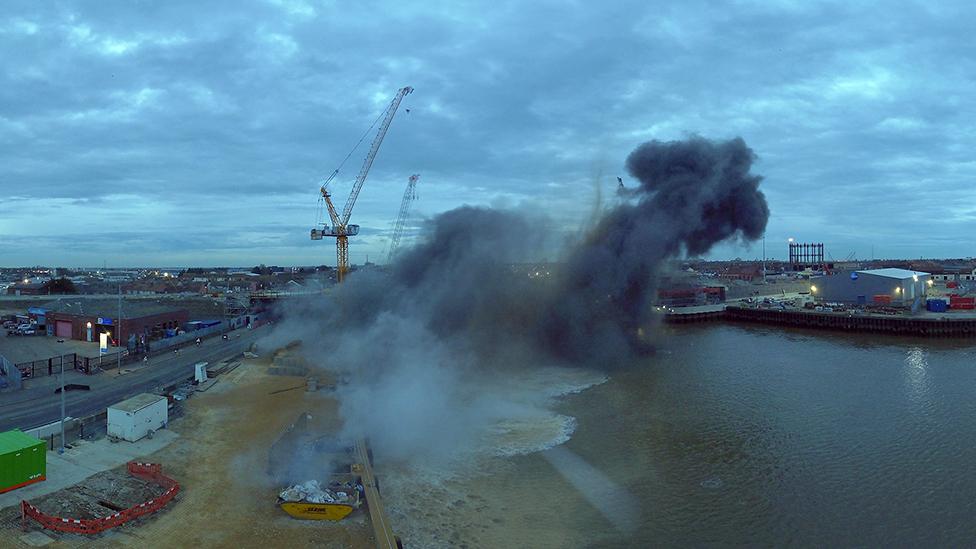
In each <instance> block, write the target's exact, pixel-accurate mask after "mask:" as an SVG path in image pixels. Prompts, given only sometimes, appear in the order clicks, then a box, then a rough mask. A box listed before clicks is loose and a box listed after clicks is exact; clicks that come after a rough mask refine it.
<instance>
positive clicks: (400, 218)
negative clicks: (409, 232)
mask: <svg viewBox="0 0 976 549" xmlns="http://www.w3.org/2000/svg"><path fill="white" fill-rule="evenodd" d="M418 179H420V174H416V173H415V174H413V175H411V176H410V179H409V180H407V188H406V190H404V191H403V200H401V201H400V213H399V214H397V218H396V223H395V224H394V225H393V238H392V239H391V240H390V252H389V254H388V255H387V258H386V260H387V261H393V257H394V256H396V251H397V246H399V245H400V237H401V236H403V225H404V223H406V221H407V215H408V214H409V213H410V205H411V204H413V201H414V200H417V180H418Z"/></svg>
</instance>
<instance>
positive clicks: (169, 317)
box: [43, 298, 190, 349]
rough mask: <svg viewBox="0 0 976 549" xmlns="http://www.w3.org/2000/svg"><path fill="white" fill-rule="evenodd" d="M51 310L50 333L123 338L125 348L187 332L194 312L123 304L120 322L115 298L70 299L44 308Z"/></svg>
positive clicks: (145, 303)
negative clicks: (105, 335)
mask: <svg viewBox="0 0 976 549" xmlns="http://www.w3.org/2000/svg"><path fill="white" fill-rule="evenodd" d="M43 308H44V309H47V315H46V316H47V325H48V326H49V328H48V329H49V330H50V332H49V333H52V334H53V335H56V336H57V337H61V338H65V339H78V340H81V341H98V340H99V334H101V333H107V334H109V338H110V340H112V341H113V342H114V341H117V340H118V337H117V336H121V341H122V342H123V345H125V346H127V347H129V348H131V349H135V348H141V347H142V345H143V344H145V343H146V342H149V341H153V340H156V339H161V338H163V337H165V335H166V333H167V331H170V334H172V333H173V332H175V331H176V330H181V329H185V326H186V324H187V323H188V322H189V321H190V313H189V311H187V310H186V309H179V308H176V307H171V306H168V305H163V304H159V303H154V302H152V301H132V300H128V301H123V302H122V318H121V322H120V321H119V303H118V301H116V300H114V299H78V298H66V299H60V300H57V301H52V302H50V303H47V304H46V305H43Z"/></svg>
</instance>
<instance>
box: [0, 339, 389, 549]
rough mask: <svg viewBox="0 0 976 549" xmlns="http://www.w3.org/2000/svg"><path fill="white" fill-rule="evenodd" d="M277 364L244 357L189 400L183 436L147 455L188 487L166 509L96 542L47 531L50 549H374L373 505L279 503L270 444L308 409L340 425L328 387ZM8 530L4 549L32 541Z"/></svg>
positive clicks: (316, 420)
mask: <svg viewBox="0 0 976 549" xmlns="http://www.w3.org/2000/svg"><path fill="white" fill-rule="evenodd" d="M270 363H271V361H270V360H269V359H267V358H264V359H256V360H246V361H244V362H243V363H242V365H241V366H240V367H238V368H237V369H235V370H233V371H232V372H229V373H225V374H223V375H222V376H220V378H219V382H218V383H217V384H216V385H214V386H213V387H212V388H211V389H209V390H208V391H207V392H205V393H197V394H195V395H194V396H193V397H192V398H190V399H189V400H187V401H185V402H184V403H183V404H184V405H185V413H184V414H183V417H181V418H180V419H178V420H176V421H173V422H171V423H170V426H169V428H170V429H173V430H174V431H177V432H178V433H179V434H180V438H179V439H177V440H176V441H175V442H174V443H173V444H171V445H169V446H168V447H166V448H164V449H162V450H160V451H158V452H156V453H155V454H152V455H150V456H147V457H146V458H145V459H146V461H150V462H155V463H161V464H162V465H163V473H164V474H166V475H167V476H169V477H170V478H173V479H176V480H177V481H178V482H179V483H180V487H181V491H180V493H179V495H178V496H177V497H176V499H175V500H174V501H173V502H171V503H170V504H169V505H168V506H167V507H166V508H164V509H163V510H161V511H160V512H158V513H155V514H154V515H150V516H148V517H145V518H143V519H139V520H138V521H136V522H135V523H130V524H127V525H124V526H122V527H119V528H116V529H113V530H110V531H108V532H106V533H104V534H102V535H100V536H97V537H94V538H87V537H84V536H76V535H63V534H56V533H48V532H45V533H46V534H48V535H49V536H50V537H51V538H54V543H52V544H49V545H47V547H265V548H267V547H336V548H338V547H373V546H374V541H373V536H372V528H371V526H370V524H369V520H368V516H367V513H366V512H365V510H360V511H357V512H355V513H354V514H353V515H352V516H350V517H349V518H347V519H345V520H343V521H341V522H337V523H334V522H329V521H300V520H295V519H292V518H291V517H289V516H288V515H286V514H285V513H284V512H283V511H281V510H280V509H279V508H278V507H277V505H276V504H275V501H276V498H277V494H278V492H279V491H280V490H281V489H282V488H283V487H282V486H279V485H278V484H277V483H276V482H275V481H274V480H272V477H271V473H272V472H271V471H269V467H268V458H269V448H270V446H271V445H272V443H273V442H274V441H275V440H277V439H278V438H279V437H280V436H281V434H282V433H283V432H285V430H286V429H288V427H289V425H291V424H293V423H294V422H295V420H296V418H298V417H299V415H300V414H301V413H302V412H309V413H310V414H311V418H310V419H309V423H310V426H311V427H312V428H313V429H315V430H316V431H319V432H321V433H332V432H335V431H336V430H337V429H338V427H339V422H338V414H337V405H336V401H335V400H334V399H333V398H331V397H330V395H329V393H328V392H327V391H326V390H319V391H317V392H306V391H305V389H304V382H305V380H304V379H303V378H298V377H288V376H271V375H267V373H266V370H267V368H268V366H269V365H270ZM321 385H326V386H327V385H329V380H322V383H321ZM290 388H295V389H293V390H283V389H290ZM121 474H122V475H125V473H124V471H122V472H121ZM93 478H94V477H93ZM85 484H87V481H86V483H82V485H78V486H76V487H73V488H71V489H68V490H65V491H62V492H59V493H55V494H52V496H57V495H58V494H62V493H63V492H69V491H71V490H75V491H77V490H84V489H85V488H83V486H84V485H85ZM51 510H56V509H51ZM18 525H19V521H18ZM0 528H2V530H0V546H3V547H8V546H22V547H26V546H28V544H27V543H26V539H22V536H23V535H24V534H23V532H21V531H20V530H19V528H17V529H11V528H9V526H8V525H7V524H0ZM31 529H32V530H39V527H38V526H37V525H36V524H35V525H34V526H33V527H32V528H31ZM8 543H9V544H10V545H8Z"/></svg>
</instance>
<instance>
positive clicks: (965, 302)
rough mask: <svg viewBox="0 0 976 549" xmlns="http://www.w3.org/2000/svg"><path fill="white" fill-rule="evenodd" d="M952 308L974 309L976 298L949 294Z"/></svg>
mask: <svg viewBox="0 0 976 549" xmlns="http://www.w3.org/2000/svg"><path fill="white" fill-rule="evenodd" d="M949 308H950V309H973V308H976V298H973V297H960V296H955V295H953V296H949Z"/></svg>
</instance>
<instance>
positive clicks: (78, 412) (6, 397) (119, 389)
mask: <svg viewBox="0 0 976 549" xmlns="http://www.w3.org/2000/svg"><path fill="white" fill-rule="evenodd" d="M268 330H269V327H268V326H262V327H261V328H257V329H255V330H235V331H233V332H230V333H229V334H228V335H229V336H230V339H228V340H226V341H224V340H223V339H221V338H219V337H215V338H211V339H209V340H207V341H204V342H203V343H202V344H201V345H200V346H196V345H192V344H191V345H190V346H188V347H183V348H182V349H181V350H180V352H179V354H176V353H172V352H171V353H167V354H165V355H163V356H156V357H153V358H152V359H151V360H150V362H149V364H148V365H146V366H144V367H139V368H137V369H136V370H134V371H132V372H131V373H128V374H126V375H122V376H117V375H116V372H114V371H107V372H101V373H99V374H95V375H93V376H85V378H84V380H78V379H75V380H71V381H70V382H72V383H86V384H88V385H90V386H91V390H90V391H70V392H66V393H65V413H66V414H67V415H68V416H70V417H85V416H88V415H92V414H95V413H98V412H100V411H102V410H104V409H105V408H106V407H108V406H110V405H112V404H115V403H117V402H119V401H122V400H125V399H126V398H129V397H131V396H133V395H137V394H139V393H144V392H151V391H153V390H154V389H157V388H159V387H163V386H166V385H170V384H172V383H176V382H179V381H183V380H186V379H189V378H192V377H193V365H194V364H196V363H197V362H212V363H213V362H219V361H221V360H224V359H227V358H232V357H234V356H235V355H241V354H242V353H243V352H244V351H245V350H247V348H248V347H250V345H251V343H253V342H254V341H256V340H257V339H259V338H260V337H261V336H263V335H265V334H267V333H268ZM238 336H240V337H238ZM54 388H55V385H54V384H53V383H52V382H47V383H41V382H38V383H37V387H27V388H25V389H23V390H22V391H20V392H18V393H6V394H3V395H0V432H2V431H7V430H10V429H22V430H23V429H33V428H34V427H39V426H41V425H46V424H48V423H52V422H54V421H57V420H58V419H60V417H61V400H60V396H59V395H57V394H55V393H54ZM28 392H29V394H32V395H34V397H33V398H24V397H25V396H26V394H28ZM19 393H24V394H19Z"/></svg>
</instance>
